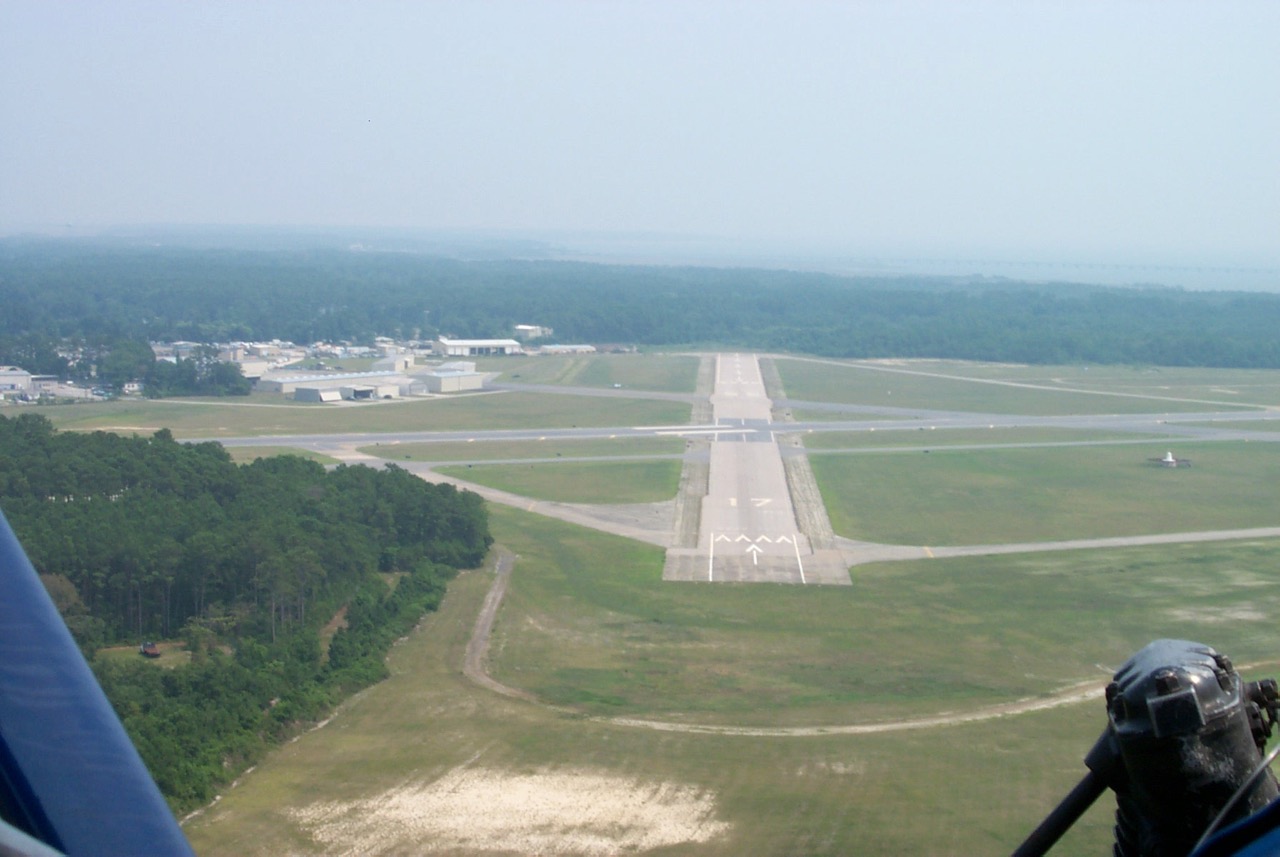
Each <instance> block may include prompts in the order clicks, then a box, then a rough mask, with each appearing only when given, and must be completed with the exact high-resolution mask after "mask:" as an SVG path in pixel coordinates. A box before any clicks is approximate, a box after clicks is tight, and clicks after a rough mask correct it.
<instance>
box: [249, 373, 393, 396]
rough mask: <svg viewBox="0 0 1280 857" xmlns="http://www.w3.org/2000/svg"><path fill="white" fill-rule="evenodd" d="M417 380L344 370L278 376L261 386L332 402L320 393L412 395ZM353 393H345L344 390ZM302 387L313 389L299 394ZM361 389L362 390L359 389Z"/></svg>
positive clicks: (264, 380) (265, 381)
mask: <svg viewBox="0 0 1280 857" xmlns="http://www.w3.org/2000/svg"><path fill="white" fill-rule="evenodd" d="M413 383H414V382H413V380H412V379H410V378H407V377H405V376H404V375H401V374H399V373H396V372H342V373H333V374H326V375H277V376H275V377H266V378H262V379H261V380H260V381H258V388H259V389H262V390H267V391H269V392H275V393H283V394H285V395H290V394H292V395H293V397H294V398H295V399H297V400H298V401H311V402H318V401H332V397H327V398H326V397H319V398H317V396H318V393H320V392H328V391H333V392H337V393H338V394H339V397H340V398H344V399H372V398H378V399H385V398H388V397H390V398H396V397H398V396H405V395H409V393H410V392H411V390H410V388H411V387H412V386H413ZM344 389H345V390H347V391H348V392H349V393H350V394H349V395H342V391H343V390H344ZM300 390H309V391H314V392H307V393H305V394H303V396H301V397H300V396H298V392H299V391H300ZM357 391H358V392H357Z"/></svg>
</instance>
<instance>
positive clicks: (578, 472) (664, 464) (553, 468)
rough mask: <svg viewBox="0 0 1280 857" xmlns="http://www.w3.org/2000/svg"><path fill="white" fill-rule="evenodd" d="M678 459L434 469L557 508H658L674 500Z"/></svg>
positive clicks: (487, 465) (479, 465) (677, 484)
mask: <svg viewBox="0 0 1280 857" xmlns="http://www.w3.org/2000/svg"><path fill="white" fill-rule="evenodd" d="M680 468H681V462H680V461H679V460H678V459H668V460H656V461H609V462H583V461H557V462H554V463H552V462H548V463H546V464H477V465H474V466H471V465H467V466H456V465H450V466H446V467H438V468H435V469H436V470H437V471H438V472H440V473H443V474H445V475H446V476H456V477H458V478H460V479H465V480H466V481H468V482H475V483H477V484H479V485H486V486H488V487H490V488H497V489H499V490H501V491H508V492H510V493H512V494H518V495H520V496H522V497H531V498H533V499H535V500H551V501H555V502H560V503H659V502H662V501H664V500H670V499H671V498H672V497H674V496H675V493H676V489H677V487H679V483H680Z"/></svg>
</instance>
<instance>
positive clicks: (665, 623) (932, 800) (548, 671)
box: [186, 509, 1280, 857]
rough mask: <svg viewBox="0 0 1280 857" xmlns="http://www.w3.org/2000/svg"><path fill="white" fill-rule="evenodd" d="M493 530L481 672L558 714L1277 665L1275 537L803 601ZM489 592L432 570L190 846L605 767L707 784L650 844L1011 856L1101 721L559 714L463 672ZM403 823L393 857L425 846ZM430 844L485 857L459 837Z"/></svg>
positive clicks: (298, 850) (889, 695) (1080, 835)
mask: <svg viewBox="0 0 1280 857" xmlns="http://www.w3.org/2000/svg"><path fill="white" fill-rule="evenodd" d="M493 529H494V532H495V535H496V536H497V538H498V539H499V541H500V542H501V543H502V544H503V545H505V546H507V547H509V548H511V549H512V550H514V551H515V552H516V553H517V554H518V555H519V560H518V561H517V564H516V567H515V572H514V574H513V577H512V582H511V589H510V590H509V592H508V598H507V601H506V602H505V604H504V606H503V609H502V612H501V613H500V615H499V619H498V623H497V628H496V630H495V638H494V641H493V646H492V648H491V668H492V672H493V673H495V674H496V675H497V676H498V677H499V678H500V679H502V680H503V681H506V682H508V683H510V684H513V685H516V686H518V687H521V688H524V689H527V690H531V691H533V692H535V693H538V694H540V695H543V696H544V697H545V698H546V699H548V700H551V701H557V702H560V703H562V704H566V705H569V706H572V708H573V709H574V710H576V711H579V712H581V713H582V714H595V715H602V716H604V717H606V718H607V717H608V716H609V715H613V714H619V715H622V714H626V715H646V716H655V717H666V718H667V719H669V720H680V719H690V720H702V721H708V722H718V723H736V724H748V723H761V724H764V723H768V724H777V725H787V724H795V723H803V722H807V721H811V720H814V721H816V720H821V721H822V722H825V723H832V724H839V723H845V722H847V723H856V722H868V721H871V720H889V721H892V720H900V719H907V718H912V717H919V716H926V715H930V714H937V713H939V712H941V711H948V710H950V711H963V710H966V709H969V708H973V707H976V706H981V705H983V704H986V703H988V702H991V701H1008V700H1010V699H1014V698H1018V697H1019V696H1026V695H1030V696H1036V695H1039V694H1043V693H1047V692H1049V691H1051V690H1052V689H1054V688H1057V687H1060V686H1062V685H1064V684H1068V683H1071V682H1074V681H1078V680H1081V679H1097V680H1098V681H1099V682H1103V681H1105V680H1106V678H1107V674H1108V673H1107V671H1108V670H1110V669H1113V668H1114V667H1115V666H1117V665H1118V664H1119V663H1120V662H1121V661H1123V660H1124V659H1125V658H1126V657H1128V655H1130V654H1131V653H1132V652H1133V651H1135V650H1136V649H1137V648H1140V647H1141V646H1142V645H1144V644H1145V643H1146V642H1148V641H1149V640H1150V639H1153V638H1156V637H1162V636H1176V637H1182V638H1189V639H1198V640H1202V641H1204V642H1207V643H1210V644H1212V645H1215V646H1217V647H1218V648H1220V649H1221V650H1223V651H1226V652H1227V653H1228V654H1230V655H1231V656H1232V657H1233V658H1234V659H1235V660H1236V662H1237V663H1250V662H1253V661H1263V660H1265V661H1269V662H1270V664H1269V666H1270V667H1271V669H1270V670H1267V669H1262V670H1260V671H1254V673H1253V674H1252V675H1250V676H1249V677H1252V678H1256V677H1259V676H1261V675H1272V674H1274V673H1275V671H1276V670H1275V666H1276V665H1275V658H1276V651H1275V645H1274V634H1273V631H1272V627H1271V625H1272V622H1271V619H1272V617H1273V616H1274V615H1275V614H1276V610H1277V608H1280V581H1277V580H1276V579H1275V577H1274V575H1272V574H1271V572H1270V570H1271V569H1272V568H1274V566H1275V561H1276V547H1277V546H1276V544H1275V543H1274V542H1259V543H1244V544H1217V545H1198V546H1187V547H1161V548H1140V549H1138V548H1135V549H1129V550H1122V551H1092V552H1081V553H1076V554H1070V555H1043V554H1042V555H1026V556H1021V557H1000V558H993V559H988V560H972V561H970V560H965V561H929V562H917V563H903V564H885V565H881V566H875V567H868V568H860V569H858V570H857V571H856V573H855V577H854V586H853V587H850V588H848V589H844V588H841V589H835V588H829V589H818V588H812V589H806V588H803V587H775V586H732V585H728V586H725V585H720V586H717V585H700V584H688V585H681V584H662V583H661V581H660V580H658V577H659V576H660V573H661V552H660V551H658V550H656V549H653V548H650V547H647V546H643V545H637V544H635V543H633V542H628V541H626V540H623V539H617V538H613V537H609V536H604V535H602V534H599V533H594V532H591V531H587V530H583V529H581V528H576V527H572V526H569V525H565V524H561V523H558V522H554V521H548V520H546V519H541V518H538V517H536V516H533V515H528V514H524V513H521V512H518V511H515V510H508V509H495V510H494V517H493ZM489 580H490V577H489V575H488V574H486V573H483V572H471V573H468V574H466V575H464V576H463V577H461V578H460V579H459V580H457V581H455V583H454V584H452V585H451V586H450V589H449V593H448V596H447V597H446V599H445V602H444V604H443V605H442V608H441V610H440V611H439V612H438V613H437V614H435V615H433V616H432V617H430V618H429V619H428V620H427V621H426V622H425V623H424V625H423V626H422V627H421V628H420V629H419V630H418V631H416V632H415V633H414V634H413V635H411V636H410V637H409V638H408V639H407V640H405V641H404V643H403V644H402V645H399V646H397V648H396V649H395V650H394V651H393V653H392V655H391V658H390V666H391V669H392V674H393V675H392V678H391V679H389V680H388V681H386V682H384V683H382V684H380V685H377V686H375V687H373V688H371V689H369V690H368V691H366V692H364V693H363V694H361V695H360V696H359V697H358V698H356V699H355V700H353V701H352V702H351V703H350V704H348V705H347V706H345V707H344V709H343V710H342V712H341V713H340V714H339V715H338V717H337V718H335V719H334V720H333V721H332V722H331V723H330V724H329V725H328V726H326V727H325V728H324V729H322V730H320V731H317V732H313V733H311V734H309V735H307V736H305V737H303V738H302V739H300V740H299V741H297V742H295V743H293V744H290V745H288V746H287V747H285V748H283V749H282V750H280V751H279V752H277V753H275V754H273V755H272V757H271V758H269V759H267V760H266V761H265V762H264V763H262V764H261V765H259V767H258V768H257V769H256V770H255V771H254V772H253V773H251V774H250V775H248V776H246V777H245V778H244V779H243V781H242V783H241V784H240V785H239V786H237V787H236V788H235V789H233V790H231V791H230V792H228V793H227V794H226V795H225V796H224V797H223V799H222V800H221V801H220V802H218V803H217V804H215V805H214V806H213V807H211V808H210V809H209V810H207V811H206V812H205V813H204V814H203V815H202V816H200V817H199V818H196V819H194V820H192V821H191V822H189V823H188V824H187V825H186V830H187V833H188V835H189V836H190V838H191V841H192V843H193V845H194V846H195V849H196V851H197V852H198V853H200V854H202V855H206V857H210V855H256V854H278V853H291V854H320V853H326V851H327V849H326V848H325V847H324V845H323V844H322V843H320V842H317V841H316V840H315V839H314V838H313V837H312V836H311V835H310V833H309V831H308V830H307V828H306V827H305V826H303V825H302V824H301V823H300V822H299V820H298V817H297V816H296V815H295V814H294V811H296V810H299V809H304V808H307V807H313V806H317V805H319V804H321V803H324V802H341V801H352V800H355V799H358V798H377V797H378V796H380V795H383V794H386V793H388V792H389V791H390V790H393V789H396V788H402V787H404V786H406V785H412V784H419V783H421V784H425V783H430V782H434V781H436V780H438V779H440V778H441V777H442V776H444V775H445V774H446V773H448V772H449V771H451V770H460V769H465V770H466V771H468V772H469V773H470V774H472V775H474V776H481V775H485V776H488V775H516V774H527V773H530V772H557V773H566V774H572V773H584V774H604V775H612V776H617V777H621V778H623V779H624V781H626V782H628V783H630V784H631V785H630V790H631V792H632V793H634V794H646V793H650V792H651V791H652V790H653V789H656V788H658V787H659V786H660V785H662V784H674V785H678V786H684V787H690V788H694V789H696V790H697V791H698V793H700V794H704V795H708V796H710V797H711V798H713V799H714V804H715V815H714V818H715V820H716V821H719V822H723V823H725V824H727V825H728V829H727V831H726V832H725V833H724V834H722V835H721V836H719V837H717V838H715V839H713V840H711V841H709V842H706V843H702V844H692V843H690V844H686V845H683V846H680V847H671V848H666V849H659V850H655V851H652V852H650V853H654V854H682V855H686V854H688V855H700V857H701V855H707V857H712V855H715V857H719V855H740V854H758V855H794V854H806V855H837V854H866V855H879V854H886V855H888V854H894V855H896V854H913V855H915V854H919V855H932V854H938V855H941V854H965V855H967V854H990V853H1008V852H1009V851H1011V850H1012V849H1013V848H1014V847H1015V846H1016V845H1017V844H1018V843H1019V842H1020V841H1021V840H1022V839H1023V838H1024V837H1025V836H1026V835H1027V834H1028V833H1029V832H1030V831H1031V830H1032V829H1033V828H1034V826H1035V825H1036V824H1037V823H1038V822H1039V821H1040V819H1041V818H1043V817H1044V815H1045V814H1046V813H1047V812H1048V811H1049V810H1050V809H1051V808H1052V807H1053V806H1055V805H1056V804H1057V802H1058V801H1059V800H1060V799H1061V798H1062V797H1063V796H1065V794H1066V793H1067V791H1068V790H1069V789H1070V788H1071V787H1072V786H1073V785H1074V784H1075V783H1076V782H1077V781H1078V780H1079V779H1080V777H1081V776H1083V774H1084V772H1085V769H1084V767H1083V763H1082V758H1083V756H1084V754H1085V753H1086V752H1087V751H1088V749H1089V747H1090V746H1091V745H1092V743H1093V741H1094V739H1095V738H1096V737H1097V735H1098V733H1099V732H1100V731H1101V729H1102V727H1103V726H1104V725H1105V715H1104V711H1103V706H1102V702H1101V699H1095V700H1093V701H1091V702H1087V703H1079V704H1073V705H1069V706H1064V707H1062V708H1058V709H1052V710H1048V711H1042V712H1038V713H1033V714H1024V715H1016V716H1007V717H1002V718H998V719H992V720H986V721H980V722H974V723H969V724H966V725H959V726H941V727H933V728H928V729H921V730H915V731H901V732H889V733H881V734H872V735H810V736H804V737H797V736H790V737H752V736H726V735H707V734H690V733H682V732H670V731H650V730H646V729H641V728H635V727H627V726H622V725H619V724H615V723H613V722H611V721H609V720H608V719H598V718H591V717H584V716H581V715H578V714H573V713H569V712H563V711H557V710H553V709H549V708H546V707H543V706H540V705H537V704H533V703H528V702H523V701H517V700H512V699H508V698H506V697H502V696H499V695H497V694H494V693H491V692H489V691H485V690H482V689H479V688H477V687H475V686H473V685H471V684H469V683H468V682H467V681H466V680H465V679H464V678H463V677H462V676H461V675H460V664H461V659H462V652H463V649H464V647H465V644H466V640H467V638H468V637H469V635H470V633H471V628H472V624H473V622H474V618H475V616H476V614H477V612H478V610H479V607H480V603H481V601H482V600H483V597H484V593H485V591H486V590H487V588H488V584H489ZM814 638H816V640H817V641H816V642H815V641H814ZM815 658H816V660H815ZM628 671H629V673H630V674H629V675H628ZM638 674H639V675H638ZM753 687H754V688H763V689H764V691H765V692H763V693H756V692H754V691H750V690H749V688H753ZM1113 808H1114V803H1113V801H1112V800H1111V798H1110V796H1109V795H1104V797H1103V798H1102V799H1101V800H1100V801H1099V802H1098V804H1097V805H1096V806H1095V808H1094V809H1093V810H1091V811H1090V812H1089V813H1088V814H1087V815H1086V816H1085V817H1084V819H1082V820H1081V821H1080V822H1078V823H1077V825H1076V826H1075V828H1073V830H1072V831H1071V833H1070V834H1068V836H1067V838H1066V839H1064V840H1063V841H1062V842H1061V843H1060V844H1059V845H1058V846H1057V847H1056V848H1055V850H1054V854H1055V855H1058V854H1062V855H1086V854H1090V855H1092V854H1098V853H1104V852H1105V851H1106V850H1107V849H1108V848H1109V843H1110V836H1111V824H1112V812H1113ZM586 810H587V808H586V807H584V812H586ZM337 811H339V810H337V809H335V810H334V812H337ZM476 811H477V812H483V811H484V807H483V806H480V807H478V808H477V809H476ZM569 832H571V831H568V830H567V831H566V834H568V833H569ZM412 836H413V832H412V831H408V832H407V833H406V839H405V840H403V841H402V842H401V844H400V846H399V848H398V849H396V850H395V853H424V852H429V851H430V850H431V848H432V846H433V844H434V843H433V842H432V841H431V840H430V839H429V838H418V839H414V838H412ZM449 853H454V854H485V853H493V852H492V851H489V850H487V849H486V848H485V847H484V846H483V844H482V843H479V842H477V843H475V845H474V846H473V847H465V846H457V845H454V846H452V847H450V848H449Z"/></svg>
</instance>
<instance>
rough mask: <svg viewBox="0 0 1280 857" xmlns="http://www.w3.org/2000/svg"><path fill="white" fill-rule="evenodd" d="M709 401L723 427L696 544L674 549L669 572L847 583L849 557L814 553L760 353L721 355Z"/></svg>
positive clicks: (712, 578) (717, 579) (677, 576)
mask: <svg viewBox="0 0 1280 857" xmlns="http://www.w3.org/2000/svg"><path fill="white" fill-rule="evenodd" d="M711 405H712V412H713V414H714V419H715V427H716V429H717V431H716V432H715V433H714V434H713V435H712V436H711V437H712V440H711V460H710V476H709V477H708V488H707V494H706V496H705V497H703V499H702V506H701V516H700V519H699V528H698V547H697V548H696V549H694V550H690V549H679V548H670V549H668V551H667V559H666V563H665V564H664V567H663V573H662V577H663V580H682V581H705V582H708V583H727V582H742V583H765V582H772V583H801V584H808V583H825V584H845V585H847V584H848V583H849V572H848V567H847V566H846V565H845V563H844V561H843V559H842V558H840V557H839V555H838V554H834V553H829V552H823V553H822V554H816V553H815V552H814V550H813V549H812V546H811V545H810V543H809V539H808V537H807V536H805V535H804V534H803V533H801V532H800V528H799V526H797V524H796V511H795V508H794V506H793V505H792V497H791V491H790V489H789V488H788V486H787V476H786V471H785V470H784V468H783V465H782V453H781V451H780V450H779V448H778V444H777V441H776V439H775V437H774V435H773V432H772V431H771V429H770V421H771V414H772V402H770V400H769V397H768V394H767V393H766V392H765V386H764V380H763V379H762V377H761V375H760V365H759V362H758V360H757V358H756V357H755V355H744V354H722V355H719V356H718V357H717V359H716V378H715V392H714V393H713V394H712V396H711Z"/></svg>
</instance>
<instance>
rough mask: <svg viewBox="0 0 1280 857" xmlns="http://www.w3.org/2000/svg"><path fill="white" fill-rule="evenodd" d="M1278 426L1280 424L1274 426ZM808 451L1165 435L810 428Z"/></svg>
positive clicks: (1121, 440) (1091, 440)
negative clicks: (811, 429) (853, 430)
mask: <svg viewBox="0 0 1280 857" xmlns="http://www.w3.org/2000/svg"><path fill="white" fill-rule="evenodd" d="M1278 427H1280V426H1278ZM801 437H803V439H804V445H805V448H806V449H808V450H859V449H892V448H895V447H900V448H904V449H920V448H935V447H940V446H966V445H986V444H993V445H1007V444H1022V443H1030V444H1055V443H1106V442H1118V443H1120V444H1127V443H1134V442H1142V443H1145V442H1146V441H1148V440H1151V439H1154V438H1159V437H1165V435H1138V434H1132V433H1128V432H1102V431H1097V432H1095V431H1082V430H1075V429H1059V428H989V429H931V428H930V426H929V425H928V424H927V423H925V424H922V425H921V426H920V427H919V428H918V429H907V430H893V431H885V430H884V429H875V428H873V429H867V430H865V431H857V432H841V431H810V432H805V433H804V434H802V435H801Z"/></svg>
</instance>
